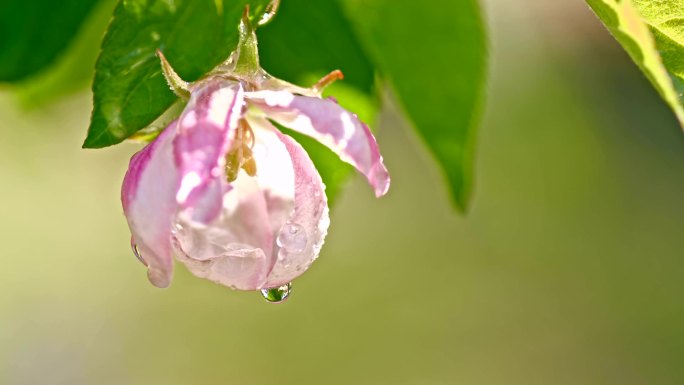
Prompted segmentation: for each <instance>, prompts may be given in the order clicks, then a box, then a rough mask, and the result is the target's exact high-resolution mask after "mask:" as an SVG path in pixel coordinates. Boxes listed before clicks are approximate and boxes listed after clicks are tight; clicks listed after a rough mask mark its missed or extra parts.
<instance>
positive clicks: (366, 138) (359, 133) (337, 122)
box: [245, 91, 390, 197]
mask: <svg viewBox="0 0 684 385" xmlns="http://www.w3.org/2000/svg"><path fill="white" fill-rule="evenodd" d="M245 97H246V98H247V100H248V101H249V102H250V103H252V104H255V105H256V106H258V107H259V108H260V109H261V110H262V111H263V112H264V113H265V114H266V117H268V118H269V119H273V120H274V121H276V122H278V123H279V124H282V125H283V126H285V127H288V128H290V129H292V130H295V131H297V132H300V133H302V134H304V135H308V136H310V137H312V138H314V139H316V140H318V141H319V142H321V143H323V144H324V145H326V146H328V147H329V148H330V149H331V150H332V151H334V152H335V153H336V154H337V155H338V156H339V157H340V159H342V160H343V161H345V162H347V163H349V164H351V165H352V166H354V167H356V169H357V170H359V171H360V172H361V173H362V174H364V175H365V176H366V178H367V179H368V182H369V183H370V185H371V186H372V187H373V189H374V190H375V195H376V196H378V197H380V196H382V195H384V194H385V193H387V190H388V189H389V183H390V178H389V173H388V172H387V168H385V165H384V164H383V162H382V156H381V155H380V150H379V149H378V144H377V142H376V140H375V137H374V136H373V134H372V133H371V132H370V129H369V128H368V126H366V125H365V124H364V123H363V122H361V121H360V120H359V118H358V117H357V116H356V115H355V114H352V113H351V112H349V111H347V110H345V109H344V108H342V107H340V106H339V105H338V104H337V103H335V102H334V101H333V100H330V99H319V98H315V97H309V96H298V95H294V94H291V93H289V92H286V91H255V92H247V93H245Z"/></svg>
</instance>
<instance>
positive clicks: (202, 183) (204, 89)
mask: <svg viewBox="0 0 684 385" xmlns="http://www.w3.org/2000/svg"><path fill="white" fill-rule="evenodd" d="M242 108H243V90H242V86H241V85H240V83H237V82H235V81H231V80H227V79H224V78H220V77H213V78H209V79H207V80H203V81H201V82H200V83H199V84H198V85H197V86H196V88H195V89H193V90H192V97H191V99H190V102H189V103H188V105H187V106H186V107H185V109H184V110H183V113H182V114H181V117H180V119H179V123H178V126H179V127H178V136H177V137H176V139H175V140H174V143H173V144H174V156H175V162H176V165H177V166H178V169H179V171H180V175H181V184H180V188H179V189H178V191H177V194H176V199H177V201H178V204H179V205H180V207H181V208H183V209H185V208H191V207H193V206H194V205H195V203H196V202H197V201H198V200H200V199H202V197H203V195H204V194H205V193H206V192H207V190H211V189H209V188H208V187H209V186H210V185H211V184H216V180H217V179H218V178H224V171H223V168H224V166H225V155H226V152H228V150H229V149H230V147H231V145H232V142H233V137H234V133H235V130H236V128H237V126H238V121H239V119H240V115H241V113H242ZM217 188H218V186H215V185H214V186H213V189H214V191H215V190H216V189H217ZM214 200H215V202H213V203H211V202H205V206H206V207H215V208H220V206H221V204H220V196H215V195H214ZM218 214H219V210H216V211H213V212H211V211H210V212H205V213H204V215H203V217H204V219H205V220H211V219H213V217H215V216H216V215H218Z"/></svg>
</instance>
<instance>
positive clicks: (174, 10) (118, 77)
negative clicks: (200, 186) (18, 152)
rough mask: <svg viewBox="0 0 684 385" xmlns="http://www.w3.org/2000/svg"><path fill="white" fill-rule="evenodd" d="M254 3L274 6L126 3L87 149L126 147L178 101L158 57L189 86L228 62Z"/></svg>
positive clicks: (110, 34) (116, 23)
mask: <svg viewBox="0 0 684 385" xmlns="http://www.w3.org/2000/svg"><path fill="white" fill-rule="evenodd" d="M247 3H250V4H251V6H252V9H263V7H264V6H265V5H266V4H267V3H268V1H267V0H253V1H246V0H240V1H238V0H223V2H221V0H216V1H215V0H174V1H169V0H125V1H120V2H119V4H118V6H117V7H116V10H115V11H114V18H113V20H112V22H111V24H110V26H109V29H108V30H107V34H106V35H105V38H104V40H103V42H102V50H101V53H100V56H99V58H98V60H97V64H96V66H95V80H94V82H93V114H92V118H91V122H90V128H89V130H88V136H87V138H86V140H85V143H84V145H83V147H86V148H100V147H106V146H110V145H113V144H116V143H119V142H121V141H123V140H124V139H126V138H127V137H129V136H130V135H132V134H134V133H135V132H137V131H138V130H140V129H142V128H144V127H146V126H147V125H148V124H150V123H151V122H153V121H154V120H155V119H156V118H157V117H158V116H160V115H161V114H162V113H163V112H164V111H165V110H166V109H167V108H169V106H171V104H172V103H173V102H174V101H175V100H176V97H175V95H174V94H173V93H172V92H171V91H170V90H169V87H168V85H167V84H166V81H165V80H164V76H163V74H162V71H161V67H160V64H159V59H158V58H157V57H156V56H155V51H156V49H160V50H162V51H163V52H164V54H165V55H166V57H167V59H168V60H169V62H171V64H172V65H173V67H174V69H175V70H176V71H177V72H178V73H179V74H180V76H181V77H183V78H184V79H186V80H189V81H192V80H196V79H197V78H199V77H200V76H202V75H203V74H205V73H206V72H208V71H209V70H211V69H212V68H213V67H214V66H216V65H217V64H219V63H220V62H221V61H223V60H225V59H226V58H227V57H228V55H229V54H230V52H231V51H232V50H233V48H235V45H236V43H237V37H238V32H237V26H238V23H239V20H240V15H241V14H242V10H243V9H244V7H245V5H246V4H247Z"/></svg>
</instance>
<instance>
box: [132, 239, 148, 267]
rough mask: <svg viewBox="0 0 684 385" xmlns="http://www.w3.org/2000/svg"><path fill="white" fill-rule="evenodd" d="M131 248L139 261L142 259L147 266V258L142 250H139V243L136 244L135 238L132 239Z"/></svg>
mask: <svg viewBox="0 0 684 385" xmlns="http://www.w3.org/2000/svg"><path fill="white" fill-rule="evenodd" d="M131 249H133V255H135V257H136V258H138V261H140V262H141V263H142V264H143V265H145V266H147V262H145V259H144V258H143V256H142V254H140V250H138V245H136V244H135V243H134V242H133V239H131Z"/></svg>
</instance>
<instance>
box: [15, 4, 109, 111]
mask: <svg viewBox="0 0 684 385" xmlns="http://www.w3.org/2000/svg"><path fill="white" fill-rule="evenodd" d="M115 5H116V1H114V0H100V1H99V3H98V4H97V6H96V7H95V9H93V10H92V11H91V12H90V15H89V16H88V17H87V19H86V21H85V22H84V23H83V25H82V26H81V31H80V32H79V33H78V34H77V35H76V36H75V37H74V39H73V41H72V42H71V44H69V47H68V48H67V49H65V50H64V51H63V52H62V53H61V54H60V56H59V57H58V58H57V60H55V62H54V63H53V64H52V65H50V67H49V68H46V69H45V70H44V71H41V72H40V73H38V74H36V75H35V76H32V77H31V78H30V79H27V80H26V81H23V82H21V83H20V84H17V85H16V86H14V87H13V88H12V92H13V93H14V94H15V96H16V97H17V99H18V100H19V102H20V103H21V105H22V107H23V108H26V109H38V108H43V107H45V105H46V104H48V103H52V102H54V101H56V100H58V99H59V98H61V97H64V96H66V95H68V94H70V93H73V92H76V91H80V90H82V89H84V88H86V87H88V86H90V83H91V82H92V79H93V72H94V70H95V61H96V59H97V55H98V53H99V52H100V43H101V42H102V36H103V35H104V32H105V30H106V28H107V25H108V24H109V20H110V19H111V18H112V11H113V10H114V6H115Z"/></svg>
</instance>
